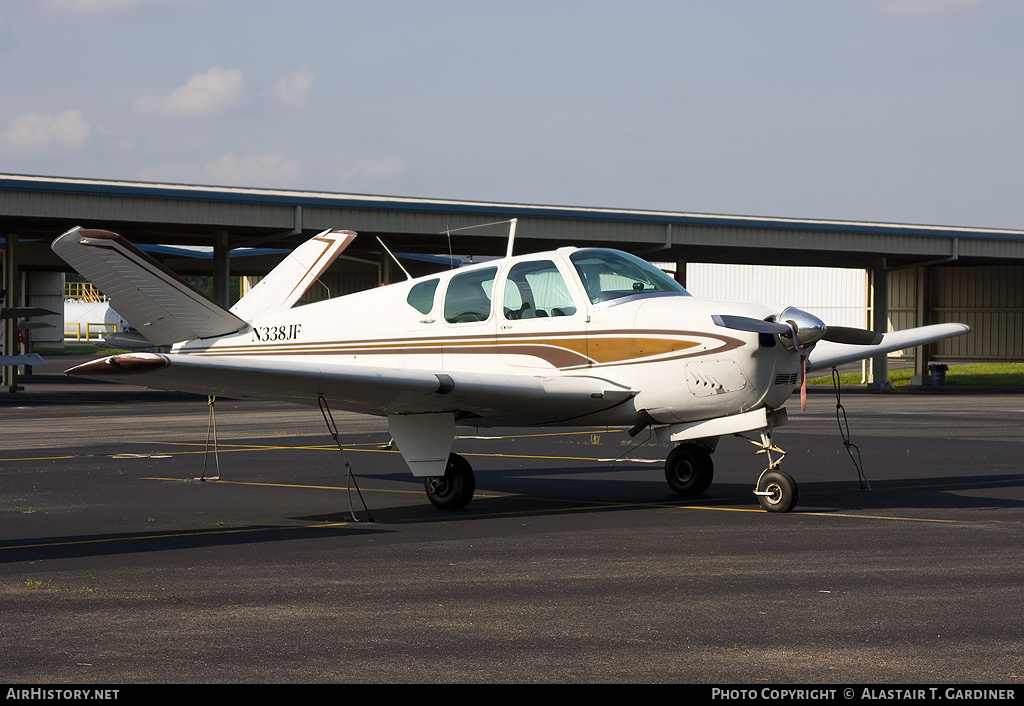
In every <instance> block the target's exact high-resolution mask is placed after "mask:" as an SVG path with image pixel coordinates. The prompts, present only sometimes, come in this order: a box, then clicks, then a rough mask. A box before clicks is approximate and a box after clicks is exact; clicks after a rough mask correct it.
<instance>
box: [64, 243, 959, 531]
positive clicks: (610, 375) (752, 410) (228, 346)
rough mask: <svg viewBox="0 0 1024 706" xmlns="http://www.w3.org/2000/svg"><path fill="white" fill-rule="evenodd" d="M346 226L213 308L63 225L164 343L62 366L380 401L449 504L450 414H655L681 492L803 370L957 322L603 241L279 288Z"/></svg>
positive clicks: (540, 418)
mask: <svg viewBox="0 0 1024 706" xmlns="http://www.w3.org/2000/svg"><path fill="white" fill-rule="evenodd" d="M355 237H356V234H355V233H353V232H352V231H344V230H333V231H325V232H323V233H320V234H319V235H317V236H315V237H314V238H312V239H311V240H309V241H307V242H305V243H304V244H302V245H301V246H299V247H298V248H297V249H296V250H295V251H293V252H292V253H291V255H289V256H288V257H287V258H286V259H285V260H284V261H283V262H282V263H281V264H280V265H278V267H276V268H275V269H274V270H273V271H272V272H271V273H270V274H269V275H268V276H267V277H265V278H264V279H263V280H261V281H260V282H259V284H257V285H256V286H255V287H254V288H253V289H252V290H251V291H250V292H249V293H248V294H246V296H245V297H243V298H242V299H241V300H240V301H239V302H238V303H237V304H236V305H235V306H233V307H232V308H231V309H230V310H228V309H224V308H223V307H221V306H219V305H218V304H216V303H214V302H212V301H210V300H209V299H207V298H206V297H204V296H203V295H202V294H200V293H199V292H197V291H195V290H194V289H192V288H191V287H190V286H189V285H188V284H186V283H185V282H184V281H182V280H181V279H180V278H179V277H177V276H176V275H175V274H173V273H172V272H170V271H169V270H167V269H165V268H164V267H163V266H162V265H160V264H159V263H158V262H156V261H155V260H153V259H152V258H150V257H149V256H148V255H145V254H144V253H142V252H141V251H139V250H137V249H136V248H134V247H133V246H132V245H131V244H130V243H128V241H126V240H125V239H124V238H121V237H120V236H118V235H116V234H114V233H110V232H108V231H102V230H86V229H82V228H74V229H72V230H70V231H68V232H67V233H65V234H63V235H62V236H60V237H59V238H58V239H57V240H55V241H54V243H53V250H54V252H55V253H57V255H59V256H60V257H61V258H63V259H64V260H65V261H66V262H67V263H68V264H69V265H71V266H72V267H74V268H75V269H76V270H77V271H78V272H79V273H81V274H82V275H83V276H84V277H85V278H86V279H88V280H89V281H91V282H92V283H93V284H94V285H96V286H97V287H98V288H99V289H100V290H101V291H102V292H103V293H104V294H106V295H107V296H108V297H109V298H110V300H111V305H112V306H113V307H114V308H115V309H116V310H117V311H118V312H119V313H120V314H121V315H122V316H123V317H124V318H125V319H126V320H127V321H128V322H129V323H130V324H131V325H132V327H133V328H134V329H135V330H137V331H138V332H139V333H141V334H142V335H143V336H145V338H146V339H147V340H148V341H149V342H150V343H152V344H153V345H155V346H170V352H169V353H156V352H137V353H127V354H122V355H115V356H109V357H106V358H102V359H99V360H96V361H92V362H89V363H86V364H84V365H80V366H78V367H75V368H72V369H71V370H69V371H67V373H68V374H70V375H80V376H84V377H95V378H101V379H108V380H115V381H118V382H125V383H131V384H141V385H145V386H148V387H152V388H157V389H163V390H176V391H183V392H196V393H203V394H207V395H217V396H224V397H233V398H243V399H245V398H269V399H276V400H285V401H289V402H297V403H303V404H323V403H326V404H328V405H330V406H331V407H334V408H338V409H344V410H349V411H352V412H360V413H365V414H372V415H378V416H382V417H386V418H387V420H388V429H389V431H390V432H391V435H392V436H393V438H394V441H395V444H396V445H397V447H398V449H399V451H400V452H401V454H402V456H403V458H404V459H405V461H406V463H407V465H408V466H409V469H410V470H411V472H412V474H413V475H414V476H415V477H419V478H423V479H424V486H425V489H426V493H427V496H428V498H429V499H430V501H431V502H432V503H433V504H434V505H435V506H437V507H439V508H443V509H454V508H462V507H465V506H466V504H467V503H469V501H470V500H471V499H472V497H473V493H474V490H475V478H474V473H473V470H472V468H471V467H470V465H469V463H468V462H467V461H466V460H465V459H464V458H463V457H462V456H459V455H458V454H455V453H453V452H452V445H453V440H454V437H455V429H456V426H457V425H467V426H476V427H494V426H520V427H537V426H627V427H630V434H631V435H634V436H635V435H636V434H638V433H640V432H641V431H643V430H644V429H647V428H648V427H651V428H653V431H654V433H655V434H656V435H657V438H658V439H659V440H661V441H663V442H672V443H675V444H676V446H675V447H674V448H673V450H672V451H671V452H670V453H669V454H668V458H667V460H666V463H665V477H666V480H667V481H668V484H669V486H670V487H671V488H672V490H673V491H674V492H676V493H677V494H679V495H681V496H683V497H695V496H698V495H701V494H703V493H704V492H705V491H706V490H707V489H708V487H709V486H710V484H711V482H712V479H713V475H714V466H713V463H712V458H711V456H712V453H713V452H714V450H715V448H716V446H717V444H718V440H719V438H720V437H722V436H729V435H740V434H743V433H747V432H756V433H758V434H759V435H760V442H755V443H758V444H759V445H760V446H761V447H762V450H763V451H765V452H768V455H769V459H771V452H772V451H777V450H778V449H777V447H775V446H774V445H773V444H772V441H771V435H772V432H773V430H774V429H775V428H776V427H779V426H781V425H783V424H784V423H785V422H786V410H785V408H784V405H785V403H786V402H787V400H788V399H789V398H790V397H791V395H792V394H793V393H794V392H795V391H796V390H798V389H802V388H803V383H804V382H805V380H806V372H807V371H808V370H814V369H820V368H831V367H832V366H834V365H838V364H840V363H844V362H850V361H855V360H860V359H863V358H868V357H872V356H875V355H879V354H882V353H886V352H889V351H894V350H900V349H904V348H910V347H913V346H917V345H921V344H924V343H929V342H932V341H937V340H940V339H943V338H948V337H951V336H958V335H962V334H965V333H967V332H968V331H970V328H969V327H968V326H966V325H963V324H939V325H934V326H924V327H920V328H914V329H908V330H905V331H898V332H890V333H884V334H880V333H875V332H872V331H866V330H863V329H853V328H842V327H830V326H827V325H826V324H825V323H824V322H822V321H821V320H820V319H818V318H817V317H815V316H813V315H811V314H809V313H807V312H805V311H801V310H799V309H795V308H792V307H789V308H783V307H780V306H771V305H765V304H756V303H741V302H732V301H721V300H708V299H700V298H696V297H693V296H690V294H689V293H687V292H686V290H685V289H684V288H683V287H682V286H681V285H680V284H678V283H677V282H676V281H675V280H674V279H672V278H671V277H669V276H668V275H666V274H665V273H664V272H662V271H661V270H659V269H658V268H656V267H654V266H653V265H651V264H650V263H648V262H645V261H644V260H642V259H640V258H637V257H635V256H633V255H630V254H627V253H624V252H620V251H617V250H610V249H604V248H583V249H577V248H560V249H558V250H556V251H552V252H543V253H531V254H528V255H519V256H515V257H512V256H509V257H506V258H504V259H501V260H494V261H490V262H485V263H481V264H476V265H472V266H468V267H462V268H459V269H456V270H451V271H449V272H444V273H441V274H434V275H430V276H426V277H420V278H417V279H410V280H408V281H405V282H401V283H398V284H391V285H390V286H387V287H380V288H378V289H373V290H368V291H363V292H358V293H355V294H349V295H346V296H343V297H338V298H335V299H330V300H327V301H323V302H318V303H314V304H308V305H305V306H301V307H294V306H293V305H294V304H295V302H296V301H298V299H299V297H301V295H302V293H303V292H304V291H305V290H306V288H307V287H309V286H310V285H311V284H312V283H313V282H314V281H315V280H316V279H317V277H319V276H320V275H321V274H322V273H323V272H324V271H325V270H326V269H327V268H328V267H329V266H330V264H331V262H333V260H334V259H335V258H336V257H337V256H338V255H339V254H340V253H341V251H342V250H343V249H344V248H345V247H347V246H348V244H349V243H351V242H352V239H353V238H355ZM511 250H512V247H511V242H510V245H509V252H510V253H511ZM780 461H781V458H779V459H777V460H775V461H771V460H770V461H769V466H768V468H767V469H765V470H764V471H762V472H761V474H760V476H759V477H758V479H757V482H756V484H755V490H754V492H755V494H756V496H757V498H758V501H759V503H760V504H761V506H762V507H763V508H764V509H766V510H769V511H774V512H786V511H789V510H791V509H792V508H793V507H794V506H795V504H796V502H797V498H798V488H797V485H796V483H795V481H794V480H793V479H792V477H790V476H789V474H787V473H785V472H784V471H782V470H780V469H779V467H778V466H779V462H780Z"/></svg>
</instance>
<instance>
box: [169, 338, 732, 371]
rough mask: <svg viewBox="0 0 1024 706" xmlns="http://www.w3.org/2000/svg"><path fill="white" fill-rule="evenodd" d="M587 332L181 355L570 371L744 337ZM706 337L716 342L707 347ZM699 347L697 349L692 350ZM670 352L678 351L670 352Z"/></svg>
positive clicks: (217, 349) (214, 349) (725, 344)
mask: <svg viewBox="0 0 1024 706" xmlns="http://www.w3.org/2000/svg"><path fill="white" fill-rule="evenodd" d="M602 333H603V334H604V335H597V336H595V335H591V336H587V335H585V334H578V335H573V334H569V335H565V334H561V335H557V336H554V335H552V336H536V335H528V334H524V335H515V334H506V335H500V336H494V335H480V336H460V337H458V338H452V337H429V338H428V337H423V338H406V339H365V340H356V341H331V342H326V341H325V342H322V343H303V342H280V343H273V344H267V343H260V342H256V343H254V344H253V345H216V344H215V345H213V346H210V347H208V348H199V347H183V348H182V349H180V350H179V351H177V352H179V353H183V354H190V355H207V356H252V355H267V356H286V355H290V356H297V355H346V356H355V355H367V356H369V355H401V356H409V355H437V354H444V355H522V356H530V357H534V358H539V359H541V360H543V361H545V362H547V363H548V364H549V365H551V366H553V367H555V368H557V369H560V370H568V369H574V368H580V367H593V366H605V365H616V364H623V363H630V362H638V361H641V360H646V359H649V358H655V357H659V358H662V357H664V356H670V358H669V359H671V358H678V357H693V356H699V355H704V354H707V353H710V352H712V351H714V352H723V351H725V350H732V349H734V348H737V347H739V346H741V345H743V342H742V341H739V340H737V339H734V338H729V337H725V336H718V335H708V334H695V333H690V332H686V333H683V334H682V335H686V336H698V335H699V336H700V337H701V338H703V339H705V342H704V343H702V342H701V341H697V340H692V339H690V338H679V337H676V336H673V335H665V333H664V332H661V331H637V332H626V331H623V332H602ZM707 339H711V340H712V341H714V342H718V343H719V344H720V345H717V346H715V345H713V344H712V345H711V346H710V347H709V346H708V343H707ZM694 348H697V349H698V350H693V349H694ZM674 353H682V355H676V356H671V354H674Z"/></svg>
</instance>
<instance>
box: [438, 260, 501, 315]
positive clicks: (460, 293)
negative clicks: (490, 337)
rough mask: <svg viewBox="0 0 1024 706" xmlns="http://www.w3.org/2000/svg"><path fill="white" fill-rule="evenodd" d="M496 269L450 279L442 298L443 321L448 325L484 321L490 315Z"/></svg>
mask: <svg viewBox="0 0 1024 706" xmlns="http://www.w3.org/2000/svg"><path fill="white" fill-rule="evenodd" d="M497 273H498V268H497V267H488V268H485V269H483V270H474V271H472V272H465V273H463V274H460V275H455V276H454V277H452V281H451V282H450V283H449V284H448V291H447V293H446V294H445V296H444V320H445V321H447V322H448V323H450V324H462V323H466V322H468V321H486V320H487V319H488V318H489V317H490V315H491V291H492V289H493V288H494V277H495V275H496V274H497Z"/></svg>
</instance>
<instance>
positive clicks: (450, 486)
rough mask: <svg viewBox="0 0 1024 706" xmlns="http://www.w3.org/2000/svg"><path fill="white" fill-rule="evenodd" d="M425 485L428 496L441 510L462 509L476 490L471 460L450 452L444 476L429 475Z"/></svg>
mask: <svg viewBox="0 0 1024 706" xmlns="http://www.w3.org/2000/svg"><path fill="white" fill-rule="evenodd" d="M423 486H424V488H425V489H426V491H427V498H428V499H429V500H430V502H431V503H433V505H434V507H436V508H440V509H441V510H461V509H462V508H464V507H466V505H469V501H470V500H472V499H473V493H474V492H476V477H475V476H474V475H473V467H472V466H470V465H469V461H467V460H466V459H464V458H463V457H462V456H459V455H458V454H448V465H447V466H446V467H445V469H444V475H443V476H428V477H427V478H426V479H425V480H424V482H423Z"/></svg>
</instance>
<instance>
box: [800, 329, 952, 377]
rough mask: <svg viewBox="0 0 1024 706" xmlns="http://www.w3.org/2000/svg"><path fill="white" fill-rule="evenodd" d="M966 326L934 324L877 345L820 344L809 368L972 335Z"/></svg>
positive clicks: (890, 336) (895, 334)
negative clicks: (966, 334) (968, 334)
mask: <svg viewBox="0 0 1024 706" xmlns="http://www.w3.org/2000/svg"><path fill="white" fill-rule="evenodd" d="M970 331H971V327H970V326H967V325H966V324H935V325H933V326H921V327H919V328H911V329H906V330H904V331H890V332H889V333H886V334H883V335H882V337H881V341H880V342H879V343H878V344H877V345H849V344H845V343H835V342H832V341H818V342H817V343H816V344H815V345H814V349H813V350H812V351H811V352H810V355H808V356H807V369H808V370H819V369H821V368H831V367H832V366H834V365H840V364H842V363H850V362H852V361H855V360H863V359H865V358H873V357H874V356H876V355H881V354H884V353H890V352H892V351H898V350H902V349H904V348H913V347H914V346H921V345H924V344H925V343H932V342H934V341H941V340H942V339H944V338H951V337H953V336H962V335H963V334H965V333H970Z"/></svg>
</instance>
